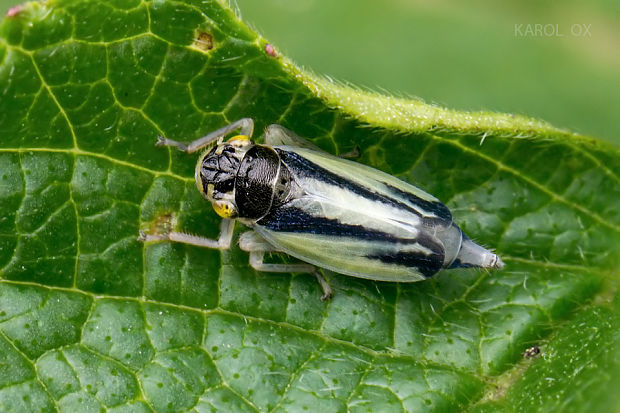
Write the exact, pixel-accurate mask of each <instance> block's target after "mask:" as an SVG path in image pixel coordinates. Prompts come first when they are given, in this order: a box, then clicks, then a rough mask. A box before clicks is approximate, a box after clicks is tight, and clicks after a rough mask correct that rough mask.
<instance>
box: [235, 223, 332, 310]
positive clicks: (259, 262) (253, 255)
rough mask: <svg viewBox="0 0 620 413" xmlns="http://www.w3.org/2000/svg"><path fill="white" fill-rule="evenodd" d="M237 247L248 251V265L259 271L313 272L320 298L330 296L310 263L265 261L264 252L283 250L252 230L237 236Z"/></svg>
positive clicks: (325, 298) (321, 278)
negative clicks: (318, 287) (321, 292)
mask: <svg viewBox="0 0 620 413" xmlns="http://www.w3.org/2000/svg"><path fill="white" fill-rule="evenodd" d="M239 247H240V248H241V249H242V250H244V251H247V252H249V253H250V266H251V267H252V268H254V269H255V270H256V271H261V272H305V273H309V274H314V276H315V277H316V279H317V281H318V282H319V286H320V287H321V290H322V291H323V295H322V296H321V300H323V301H325V300H327V299H328V298H330V297H331V296H332V289H331V288H330V286H329V284H328V283H327V281H326V280H325V278H324V277H323V276H322V275H321V273H320V272H319V270H318V269H317V268H316V267H315V266H314V265H311V264H268V263H265V261H264V260H265V253H266V252H283V251H280V250H278V249H277V248H275V247H274V246H273V245H271V244H269V243H268V242H267V241H265V240H264V239H263V238H262V237H261V236H260V235H258V234H257V233H256V232H254V231H248V232H244V233H243V234H241V237H239Z"/></svg>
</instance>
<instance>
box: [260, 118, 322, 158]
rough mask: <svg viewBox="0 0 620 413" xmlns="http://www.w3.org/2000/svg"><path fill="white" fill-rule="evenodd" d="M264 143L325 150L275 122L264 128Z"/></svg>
mask: <svg viewBox="0 0 620 413" xmlns="http://www.w3.org/2000/svg"><path fill="white" fill-rule="evenodd" d="M265 143H266V144H267V145H271V146H278V145H290V146H297V147H300V148H306V149H312V150H315V151H320V152H325V151H324V150H323V149H321V148H319V147H318V146H316V145H315V144H313V143H312V142H310V141H308V140H307V139H304V138H302V137H301V136H299V135H297V134H296V133H295V132H293V131H290V130H288V129H286V128H285V127H284V126H280V125H278V124H275V123H274V124H272V125H269V126H267V129H265Z"/></svg>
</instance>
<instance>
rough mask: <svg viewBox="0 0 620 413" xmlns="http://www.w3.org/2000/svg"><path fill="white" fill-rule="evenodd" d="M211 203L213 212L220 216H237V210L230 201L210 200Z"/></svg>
mask: <svg viewBox="0 0 620 413" xmlns="http://www.w3.org/2000/svg"><path fill="white" fill-rule="evenodd" d="M212 205H213V210H214V211H215V213H216V214H218V215H219V216H221V217H222V218H235V217H236V216H237V210H236V208H235V207H234V206H233V205H232V204H231V203H230V202H226V201H215V202H212Z"/></svg>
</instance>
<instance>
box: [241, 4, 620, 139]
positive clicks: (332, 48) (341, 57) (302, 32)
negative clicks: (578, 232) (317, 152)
mask: <svg viewBox="0 0 620 413" xmlns="http://www.w3.org/2000/svg"><path fill="white" fill-rule="evenodd" d="M236 4H237V7H238V9H239V11H240V13H241V15H242V16H243V18H244V20H245V21H246V22H247V23H248V24H250V25H251V26H253V27H254V28H256V29H257V30H259V31H260V32H261V34H263V35H264V36H265V37H266V38H267V39H269V41H271V42H272V43H273V45H274V46H275V47H276V49H277V50H278V51H279V52H280V53H284V54H286V55H287V56H288V57H291V58H292V59H294V60H295V61H296V62H297V63H298V64H300V65H302V66H304V67H306V68H309V69H312V70H313V71H315V72H316V73H320V74H325V75H329V76H330V77H332V78H334V79H337V80H342V81H347V82H351V83H353V84H355V85H359V86H364V87H368V88H370V89H372V90H377V91H381V90H385V91H388V92H390V93H393V94H396V95H399V96H418V97H421V98H423V99H424V100H425V101H426V102H430V103H437V104H439V105H442V106H447V107H449V108H454V109H465V110H481V109H486V110H494V111H500V112H508V113H515V114H524V115H529V116H533V117H537V118H541V119H544V120H547V121H549V122H551V123H553V124H554V125H555V126H558V127H562V128H568V129H570V130H572V131H575V132H580V133H583V134H586V135H591V136H595V137H599V138H603V139H607V140H609V141H612V142H614V143H615V144H616V145H620V122H618V119H619V118H620V0H595V1H590V2H586V1H572V0H565V1H563V2H558V1H534V0H530V1H502V2H498V1H491V0H488V1H468V2H463V1H458V0H381V1H379V0H375V1H369V0H336V1H330V0H294V1H291V0H260V1H259V0H236ZM537 24H538V25H540V26H538V27H539V28H540V29H541V30H539V33H538V34H537V33H536V28H537V26H536V25H537ZM528 25H529V27H530V28H531V32H532V33H530V32H528Z"/></svg>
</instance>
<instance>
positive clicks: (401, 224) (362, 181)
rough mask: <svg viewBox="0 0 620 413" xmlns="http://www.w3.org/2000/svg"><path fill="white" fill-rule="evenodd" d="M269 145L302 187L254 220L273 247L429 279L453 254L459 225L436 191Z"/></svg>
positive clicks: (360, 272)
mask: <svg viewBox="0 0 620 413" xmlns="http://www.w3.org/2000/svg"><path fill="white" fill-rule="evenodd" d="M275 149H276V151H277V152H278V154H279V155H280V158H281V160H282V162H283V163H284V164H285V165H286V166H287V167H288V168H289V170H290V171H291V174H292V176H293V179H294V180H295V182H296V183H297V185H299V186H300V187H301V188H302V190H303V191H302V193H301V194H300V196H298V197H297V198H295V199H294V200H292V201H290V202H288V203H286V204H285V205H282V206H279V207H274V208H272V209H271V211H270V212H269V213H268V214H267V215H266V216H265V217H263V218H261V219H260V220H258V221H257V222H256V225H255V227H254V228H255V230H256V231H257V232H258V233H259V234H260V235H261V236H262V237H263V238H265V239H266V240H267V241H268V242H269V243H271V244H272V245H274V246H276V247H277V248H279V249H281V250H283V251H284V252H286V253H288V254H290V255H292V256H294V257H297V258H299V259H301V260H304V261H306V262H309V263H312V264H314V265H316V266H319V267H322V268H327V269H330V270H333V271H335V272H338V273H342V274H347V275H351V276H355V277H361V278H371V279H374V280H385V281H403V282H407V281H409V282H411V281H419V280H423V279H425V278H428V277H430V276H432V275H433V274H435V273H436V272H437V271H439V270H440V269H441V268H442V267H444V263H445V262H446V261H448V260H449V261H450V262H451V260H452V259H453V255H454V256H456V253H457V252H458V250H459V248H460V243H461V231H460V230H459V229H458V227H456V226H454V225H453V224H452V216H451V214H450V211H449V210H448V209H447V207H446V206H444V205H443V204H442V203H441V202H439V201H438V200H437V199H436V198H435V197H433V196H431V195H429V194H427V193H426V192H424V191H422V190H421V189H419V188H416V187H414V186H412V185H409V184H407V183H405V182H403V181H400V180H399V179H397V178H394V177H393V176H391V175H388V174H386V173H383V172H381V171H378V170H375V169H373V168H370V167H367V166H365V165H362V164H359V163H356V162H351V161H347V160H343V159H340V158H336V157H333V156H331V155H329V154H324V153H322V152H317V151H313V150H309V149H303V148H297V147H286V146H280V147H276V148H275ZM438 234H443V235H442V239H443V240H444V241H443V242H442V241H441V240H440V239H439V238H438V237H437V235H438ZM446 234H447V235H449V236H448V239H449V240H451V239H454V240H453V241H450V242H448V244H449V245H446V242H445V240H446V236H445V235H446ZM457 238H458V239H457ZM453 250H454V251H453ZM446 251H447V252H446Z"/></svg>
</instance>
